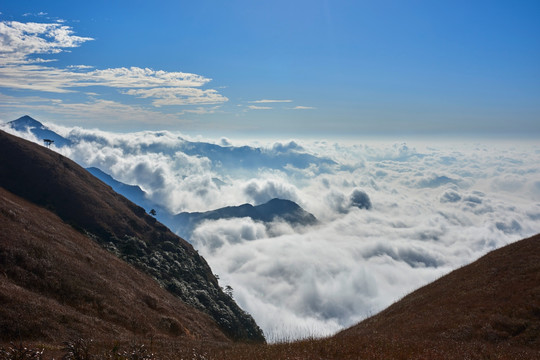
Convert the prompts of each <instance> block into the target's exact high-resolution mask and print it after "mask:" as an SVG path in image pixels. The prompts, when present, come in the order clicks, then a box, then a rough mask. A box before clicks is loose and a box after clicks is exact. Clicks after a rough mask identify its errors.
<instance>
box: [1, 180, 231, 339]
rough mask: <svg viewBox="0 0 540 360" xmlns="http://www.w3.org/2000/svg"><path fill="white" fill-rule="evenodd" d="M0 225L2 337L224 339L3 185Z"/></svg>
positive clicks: (201, 317)
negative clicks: (5, 188)
mask: <svg viewBox="0 0 540 360" xmlns="http://www.w3.org/2000/svg"><path fill="white" fill-rule="evenodd" d="M0 228H1V229H2V231H1V233H0V240H1V241H0V274H2V275H1V276H0V304H1V306H0V340H1V341H4V342H8V341H15V342H19V341H40V342H48V343H61V342H63V341H66V340H69V339H72V338H86V339H90V338H92V339H95V340H108V339H116V340H117V341H123V340H124V341H125V340H129V339H131V338H134V337H148V336H155V337H159V338H164V339H178V338H188V339H207V340H212V341H218V342H220V341H227V340H228V339H227V337H226V336H225V335H224V334H223V332H222V331H221V330H220V329H219V327H218V326H217V324H216V323H215V322H214V321H213V320H212V319H211V318H210V317H209V316H208V315H207V314H204V313H202V312H200V311H198V310H195V309H194V308H192V307H190V306H188V305H186V304H185V303H184V302H182V301H181V300H180V299H179V298H178V297H176V296H174V295H172V294H170V293H169V292H167V291H166V290H164V289H162V288H161V287H160V286H159V285H158V284H157V283H156V282H155V281H154V280H153V279H151V278H150V277H148V276H147V275H145V274H143V273H142V272H140V271H138V270H136V269H135V268H133V267H132V266H130V265H128V264H127V263H125V262H124V261H122V260H121V259H118V258H117V257H116V256H114V255H113V254H110V253H109V252H108V251H106V250H104V249H102V248H101V247H100V246H99V245H98V244H96V243H95V242H94V241H92V240H90V239H89V238H88V237H87V236H85V235H83V234H81V233H79V232H78V231H76V230H75V229H73V228H72V227H71V226H69V225H67V224H65V223H64V222H63V221H62V220H61V219H60V218H58V216H56V215H54V214H53V213H51V212H50V211H48V210H46V209H44V208H40V207H38V206H36V205H34V204H32V203H29V202H28V201H25V200H23V199H21V198H20V197H18V196H16V195H13V194H11V193H9V192H8V191H6V190H4V189H2V188H0Z"/></svg>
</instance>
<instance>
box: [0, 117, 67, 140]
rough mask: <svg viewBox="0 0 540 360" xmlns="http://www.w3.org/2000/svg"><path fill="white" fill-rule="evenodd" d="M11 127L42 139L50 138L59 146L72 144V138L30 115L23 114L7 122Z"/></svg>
mask: <svg viewBox="0 0 540 360" xmlns="http://www.w3.org/2000/svg"><path fill="white" fill-rule="evenodd" d="M7 124H8V126H10V127H11V128H13V129H15V130H17V131H21V132H28V131H29V132H31V133H32V134H34V136H35V137H37V138H38V139H40V140H45V139H49V140H52V141H53V142H54V145H56V146H57V147H62V146H66V145H71V140H69V139H66V138H64V137H62V136H61V135H59V134H57V133H55V132H54V131H52V130H50V129H48V128H47V127H46V126H44V125H43V124H42V123H40V122H39V121H37V120H35V119H33V118H31V117H30V116H28V115H25V116H22V117H20V118H18V119H17V120H13V121H10V122H8V123H7Z"/></svg>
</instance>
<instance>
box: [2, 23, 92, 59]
mask: <svg viewBox="0 0 540 360" xmlns="http://www.w3.org/2000/svg"><path fill="white" fill-rule="evenodd" d="M0 34H1V36H0V49H1V50H0V65H7V64H21V63H31V62H32V60H31V59H29V56H31V55H34V54H57V53H60V52H62V51H64V50H63V49H66V48H74V47H78V46H80V45H81V44H82V43H84V42H86V41H90V40H93V39H92V38H90V37H81V36H76V35H73V30H72V29H71V28H70V27H69V26H65V25H62V24H59V23H51V24H41V23H34V22H29V23H21V22H17V21H2V22H0Z"/></svg>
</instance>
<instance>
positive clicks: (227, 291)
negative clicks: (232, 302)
mask: <svg viewBox="0 0 540 360" xmlns="http://www.w3.org/2000/svg"><path fill="white" fill-rule="evenodd" d="M223 291H224V292H225V294H227V295H229V296H230V297H233V288H232V286H231V285H227V286H225V289H223Z"/></svg>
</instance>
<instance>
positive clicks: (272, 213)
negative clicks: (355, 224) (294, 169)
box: [173, 198, 318, 237]
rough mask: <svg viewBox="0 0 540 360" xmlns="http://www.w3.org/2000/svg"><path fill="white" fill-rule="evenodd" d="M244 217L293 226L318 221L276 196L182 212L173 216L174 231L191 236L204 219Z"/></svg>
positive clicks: (306, 224) (298, 206)
mask: <svg viewBox="0 0 540 360" xmlns="http://www.w3.org/2000/svg"><path fill="white" fill-rule="evenodd" d="M244 217H248V218H250V219H252V220H253V221H259V222H263V223H265V224H269V223H271V222H273V221H280V220H281V221H285V222H287V223H288V224H290V225H291V226H311V225H315V224H317V223H318V220H317V218H316V217H315V216H314V215H313V214H311V213H309V212H307V211H305V210H304V209H303V208H302V207H300V205H298V204H296V203H295V202H294V201H291V200H286V199H278V198H274V199H271V200H269V201H268V202H266V203H264V204H261V205H251V204H247V203H246V204H242V205H238V206H226V207H223V208H219V209H215V210H210V211H205V212H182V213H179V214H176V215H174V217H173V221H175V222H176V226H175V228H174V231H175V232H176V233H179V234H181V235H185V236H186V237H189V236H190V235H191V232H192V231H193V229H194V228H195V227H196V226H197V225H199V224H200V223H202V222H203V221H206V220H220V219H233V218H244Z"/></svg>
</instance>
